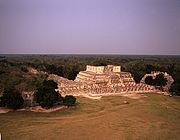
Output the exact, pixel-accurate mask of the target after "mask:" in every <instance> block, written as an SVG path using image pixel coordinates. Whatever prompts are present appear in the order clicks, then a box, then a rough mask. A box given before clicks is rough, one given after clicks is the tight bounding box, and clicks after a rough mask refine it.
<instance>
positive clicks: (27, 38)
mask: <svg viewBox="0 0 180 140" xmlns="http://www.w3.org/2000/svg"><path fill="white" fill-rule="evenodd" d="M0 54H136V55H138V54H141V55H143V54H150V55H166V54H168V55H180V0H0Z"/></svg>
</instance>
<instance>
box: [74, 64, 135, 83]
mask: <svg viewBox="0 0 180 140" xmlns="http://www.w3.org/2000/svg"><path fill="white" fill-rule="evenodd" d="M75 81H78V82H82V83H87V84H98V85H104V86H105V85H109V86H125V85H127V84H130V85H134V84H135V81H134V79H133V77H132V75H131V73H129V72H121V66H113V65H107V66H90V65H87V66H86V71H80V72H79V74H78V75H77V77H76V79H75Z"/></svg>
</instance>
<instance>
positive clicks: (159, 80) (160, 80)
mask: <svg viewBox="0 0 180 140" xmlns="http://www.w3.org/2000/svg"><path fill="white" fill-rule="evenodd" d="M166 84H167V79H166V78H164V74H158V75H157V76H156V78H155V79H154V85H155V86H159V87H160V88H161V89H162V87H163V86H165V85H166Z"/></svg>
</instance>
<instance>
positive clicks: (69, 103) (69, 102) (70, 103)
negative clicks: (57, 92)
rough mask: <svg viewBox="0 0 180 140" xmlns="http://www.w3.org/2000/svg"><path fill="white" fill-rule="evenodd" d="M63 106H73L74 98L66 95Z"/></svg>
mask: <svg viewBox="0 0 180 140" xmlns="http://www.w3.org/2000/svg"><path fill="white" fill-rule="evenodd" d="M63 103H64V105H66V106H73V105H75V103H76V98H75V97H74V96H72V95H66V96H65V97H64V100H63Z"/></svg>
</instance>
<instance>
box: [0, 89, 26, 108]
mask: <svg viewBox="0 0 180 140" xmlns="http://www.w3.org/2000/svg"><path fill="white" fill-rule="evenodd" d="M0 102H1V103H0V104H1V106H4V107H8V108H11V109H19V108H21V107H22V106H23V103H24V99H23V98H22V95H21V93H19V92H18V91H17V90H16V89H15V88H14V87H11V88H6V89H5V90H4V94H3V96H1V97H0Z"/></svg>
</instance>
